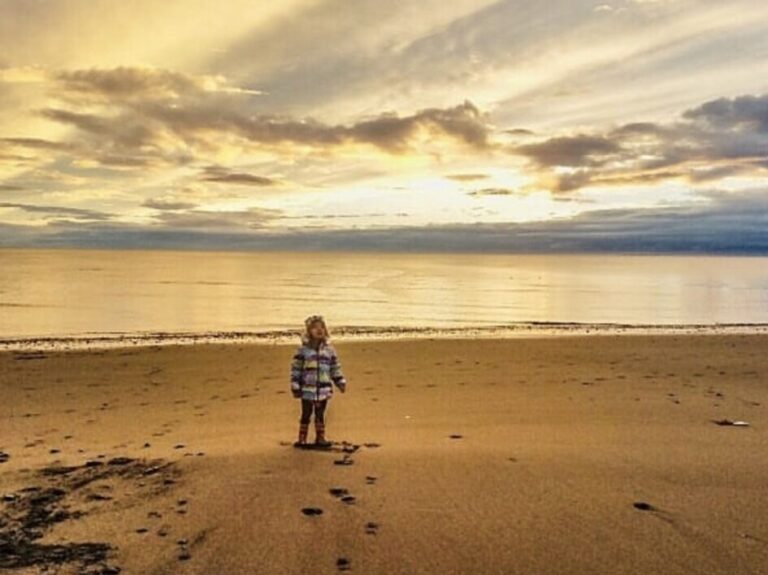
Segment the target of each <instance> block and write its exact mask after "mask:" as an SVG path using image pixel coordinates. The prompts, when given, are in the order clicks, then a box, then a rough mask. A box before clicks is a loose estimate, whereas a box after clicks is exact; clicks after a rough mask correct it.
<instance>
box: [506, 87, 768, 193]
mask: <svg viewBox="0 0 768 575" xmlns="http://www.w3.org/2000/svg"><path fill="white" fill-rule="evenodd" d="M508 149H509V151H510V152H511V153H513V154H516V155H522V156H524V157H527V158H528V159H529V160H530V170H531V171H532V172H534V173H536V172H538V173H539V176H538V183H539V185H543V186H545V187H547V188H549V189H550V190H551V191H553V192H555V193H564V192H570V191H574V190H578V189H580V188H583V187H586V186H620V185H633V184H642V183H651V182H662V181H665V180H671V179H681V180H684V181H687V182H688V183H690V184H699V183H701V182H706V181H713V180H717V179H721V178H724V177H727V176H731V175H750V176H753V177H759V176H761V175H763V174H764V172H765V171H766V168H768V155H767V154H766V149H768V94H764V95H760V96H752V95H747V96H739V97H735V98H719V99H717V100H713V101H709V102H705V103H704V104H702V105H700V106H697V107H695V108H691V109H688V110H685V111H684V112H683V113H682V114H681V115H680V116H679V118H678V119H676V120H674V121H671V122H667V123H655V122H631V123H627V124H623V125H620V126H617V127H615V128H612V129H608V130H603V131H596V132H593V133H589V134H586V133H577V134H574V135H559V136H553V137H549V138H546V139H544V140H541V141H539V142H534V143H529V144H513V145H510V146H509V147H508ZM562 168H567V170H565V171H563V170H561V169H562Z"/></svg>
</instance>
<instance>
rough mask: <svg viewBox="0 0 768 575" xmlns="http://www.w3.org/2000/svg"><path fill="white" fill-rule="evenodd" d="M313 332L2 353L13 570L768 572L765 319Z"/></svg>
mask: <svg viewBox="0 0 768 575" xmlns="http://www.w3.org/2000/svg"><path fill="white" fill-rule="evenodd" d="M296 343H298V342H296ZM296 343H288V344H279V345H266V344H232V343H229V344H216V343H211V344H195V345H165V346H159V345H147V346H133V347H123V348H119V347H118V348H113V349H79V350H69V351H66V350H59V351H56V350H45V351H18V350H16V351H13V350H7V351H3V352H0V377H1V378H2V384H1V385H2V387H0V389H1V392H2V398H1V399H2V401H0V497H2V501H0V570H2V571H3V572H7V573H25V574H26V573H42V572H44V571H45V570H46V569H48V570H49V571H51V572H53V571H55V570H56V569H58V571H57V572H59V573H103V574H106V573H117V572H120V573H131V574H157V575H160V574H171V573H174V574H179V573H200V574H224V573H226V574H233V575H234V574H251V573H274V574H297V573H305V572H312V573H316V574H324V573H328V574H330V573H337V572H341V571H349V572H353V573H360V574H388V575H395V574H419V573H440V574H442V575H445V574H465V573H483V574H491V573H499V574H501V573H505V574H507V573H509V574H518V573H519V574H532V573H536V574H540V575H548V574H574V573H590V574H603V573H604V574H611V575H619V574H640V573H643V574H648V573H664V574H668V575H674V574H697V573H701V574H708V575H711V574H734V573H739V574H755V575H757V574H759V573H765V565H767V564H768V483H766V481H765V479H766V477H768V457H766V454H767V453H768V452H766V446H767V445H768V433H767V432H766V430H767V429H768V415H767V411H766V407H767V406H768V384H767V382H768V356H766V353H765V350H766V349H768V335H765V334H755V335H749V334H727V335H588V336H570V337H531V338H516V339H466V340H462V339H440V338H435V339H420V340H415V339H414V340H409V339H405V338H404V339H401V340H390V341H354V342H337V343H335V346H336V349H337V350H338V352H339V357H340V360H341V365H342V367H343V369H344V372H345V374H346V377H347V380H348V382H349V387H348V391H347V393H346V394H340V393H338V392H337V393H336V394H335V395H334V397H333V399H332V400H331V403H330V405H329V408H328V413H327V418H326V424H327V436H328V438H329V439H330V440H332V441H333V442H334V445H333V448H332V449H331V450H330V451H306V450H298V449H295V448H293V447H292V442H293V441H294V440H295V438H296V431H297V427H298V415H299V407H298V402H297V400H295V399H293V398H292V397H291V395H290V393H289V383H288V365H289V362H290V358H291V355H292V352H293V350H294V349H295V345H296ZM729 421H730V422H746V423H747V424H748V425H728V424H727V422H729ZM718 422H719V423H718ZM723 423H726V424H723ZM313 438H314V430H313V428H312V427H310V439H313Z"/></svg>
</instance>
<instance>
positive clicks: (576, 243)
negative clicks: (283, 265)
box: [0, 187, 768, 255]
mask: <svg viewBox="0 0 768 575" xmlns="http://www.w3.org/2000/svg"><path fill="white" fill-rule="evenodd" d="M700 195H701V198H702V201H699V202H695V203H692V204H689V205H684V206H668V207H653V208H643V209H630V208H622V209H595V210H590V211H586V212H582V213H580V214H578V215H577V216H574V217H568V218H558V219H555V220H549V221H539V222H526V223H468V224H447V225H428V226H420V227H414V226H411V227H405V226H403V227H388V228H387V227H379V228H368V229H364V228H358V229H344V230H317V229H311V228H308V227H304V228H302V229H297V230H282V231H281V230H279V229H275V228H273V227H269V228H267V227H266V226H265V224H266V223H267V222H268V221H271V220H273V219H274V220H278V219H279V218H280V214H279V213H278V212H275V211H270V210H261V209H258V208H255V209H252V210H246V211H239V212H211V211H195V212H188V213H186V214H174V213H163V214H162V217H161V218H160V219H159V220H158V223H157V224H144V225H137V224H128V223H120V222H92V223H87V224H86V223H78V224H77V225H74V224H73V223H71V222H70V223H66V222H56V223H55V224H54V225H50V224H49V225H47V226H42V228H40V227H35V226H18V225H12V224H2V223H0V245H2V246H39V247H44V246H72V247H78V246H80V247H83V246H97V247H104V246H112V247H125V248H133V247H154V248H174V249H278V250H296V251H302V250H334V249H341V250H350V249H353V250H372V251H376V250H380V251H381V250H383V251H387V250H393V251H406V252H407V251H448V252H461V251H465V252H484V253H562V252H657V253H660V252H676V253H731V254H737V253H742V254H744V253H749V254H765V255H768V189H767V188H764V187H763V188H757V189H753V190H749V191H742V192H726V191H722V190H716V189H712V190H707V191H702V192H701V194H700Z"/></svg>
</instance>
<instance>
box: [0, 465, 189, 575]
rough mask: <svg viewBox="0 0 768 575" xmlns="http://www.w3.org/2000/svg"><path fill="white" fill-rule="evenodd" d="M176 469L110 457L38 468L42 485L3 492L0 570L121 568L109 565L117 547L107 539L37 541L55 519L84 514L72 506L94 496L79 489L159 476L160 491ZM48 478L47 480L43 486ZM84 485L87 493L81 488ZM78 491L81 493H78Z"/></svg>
mask: <svg viewBox="0 0 768 575" xmlns="http://www.w3.org/2000/svg"><path fill="white" fill-rule="evenodd" d="M177 473H178V470H177V469H176V468H175V467H173V465H172V463H170V462H166V461H164V460H151V461H148V460H144V459H131V458H114V459H112V460H110V461H109V462H106V463H105V462H103V461H97V460H91V461H87V462H86V463H84V464H82V465H73V466H49V467H44V468H42V469H39V470H38V471H37V472H36V476H37V478H39V479H40V483H41V485H31V486H28V487H23V488H21V489H20V490H18V491H16V492H15V493H11V494H6V495H4V496H3V497H2V500H0V501H1V502H2V506H1V507H0V570H3V569H21V568H32V567H34V568H37V569H40V570H41V571H42V572H48V571H50V570H52V569H53V570H54V571H55V572H58V571H59V569H60V568H61V567H62V566H64V565H66V566H67V567H68V572H69V571H71V570H72V569H75V571H73V572H75V573H77V574H78V575H109V574H116V573H119V572H120V568H119V567H117V566H115V565H111V564H110V563H111V562H110V552H111V551H113V550H114V549H115V548H114V547H113V546H112V545H110V544H109V543H105V542H71V543H70V542H68V543H57V544H46V543H40V542H39V541H38V540H39V539H41V538H42V537H43V536H44V535H45V534H46V532H47V531H48V530H49V529H50V528H51V527H52V526H53V525H55V524H56V523H59V522H61V521H66V520H72V519H77V518H78V517H81V516H83V515H85V514H86V513H87V511H83V510H76V509H75V510H73V507H74V505H75V504H76V502H77V501H78V499H79V500H82V501H93V498H90V497H88V495H89V494H88V493H87V490H84V489H83V488H84V487H86V486H87V485H88V484H90V483H92V482H94V481H97V480H102V479H107V478H111V477H119V478H122V479H124V480H130V479H144V480H146V479H147V478H150V477H152V476H154V475H157V476H158V478H159V479H160V481H159V486H158V489H160V490H162V489H163V487H162V486H163V485H165V482H164V481H163V478H164V477H165V476H167V475H175V474H177ZM45 482H47V483H48V485H42V484H43V483H45ZM81 490H83V491H84V492H86V493H81ZM81 496H82V497H81Z"/></svg>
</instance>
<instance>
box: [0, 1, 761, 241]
mask: <svg viewBox="0 0 768 575" xmlns="http://www.w3.org/2000/svg"><path fill="white" fill-rule="evenodd" d="M767 175H768V4H767V3H765V2H762V0H735V1H730V2H720V1H716V0H615V1H611V0H609V1H607V2H601V1H586V0H547V1H546V2H523V1H518V0H508V1H490V0H475V1H469V0H439V1H438V0H419V1H418V2H415V1H411V2H405V1H400V0H390V1H387V2H381V1H379V0H354V1H340V0H280V1H277V0H275V1H273V2H253V1H252V0H249V1H246V0H220V1H219V2H217V3H215V4H211V3H210V2H204V1H202V0H164V1H163V2H156V1H152V0H133V1H130V2H129V1H126V0H121V1H116V0H66V1H65V0H60V1H57V0H47V1H43V0H0V247H97V248H158V249H166V248H168V249H186V248H188V249H235V250H237V249H288V250H312V249H348V250H356V249H365V250H381V249H386V250H414V251H418V250H427V251H432V250H442V251H478V252H486V251H493V252H515V251H524V252H536V251H542V252H551V251H554V252H558V251H563V252H571V251H572V252H591V251H649V252H666V251H671V252H744V253H768V183H767V180H766V176H767Z"/></svg>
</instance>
